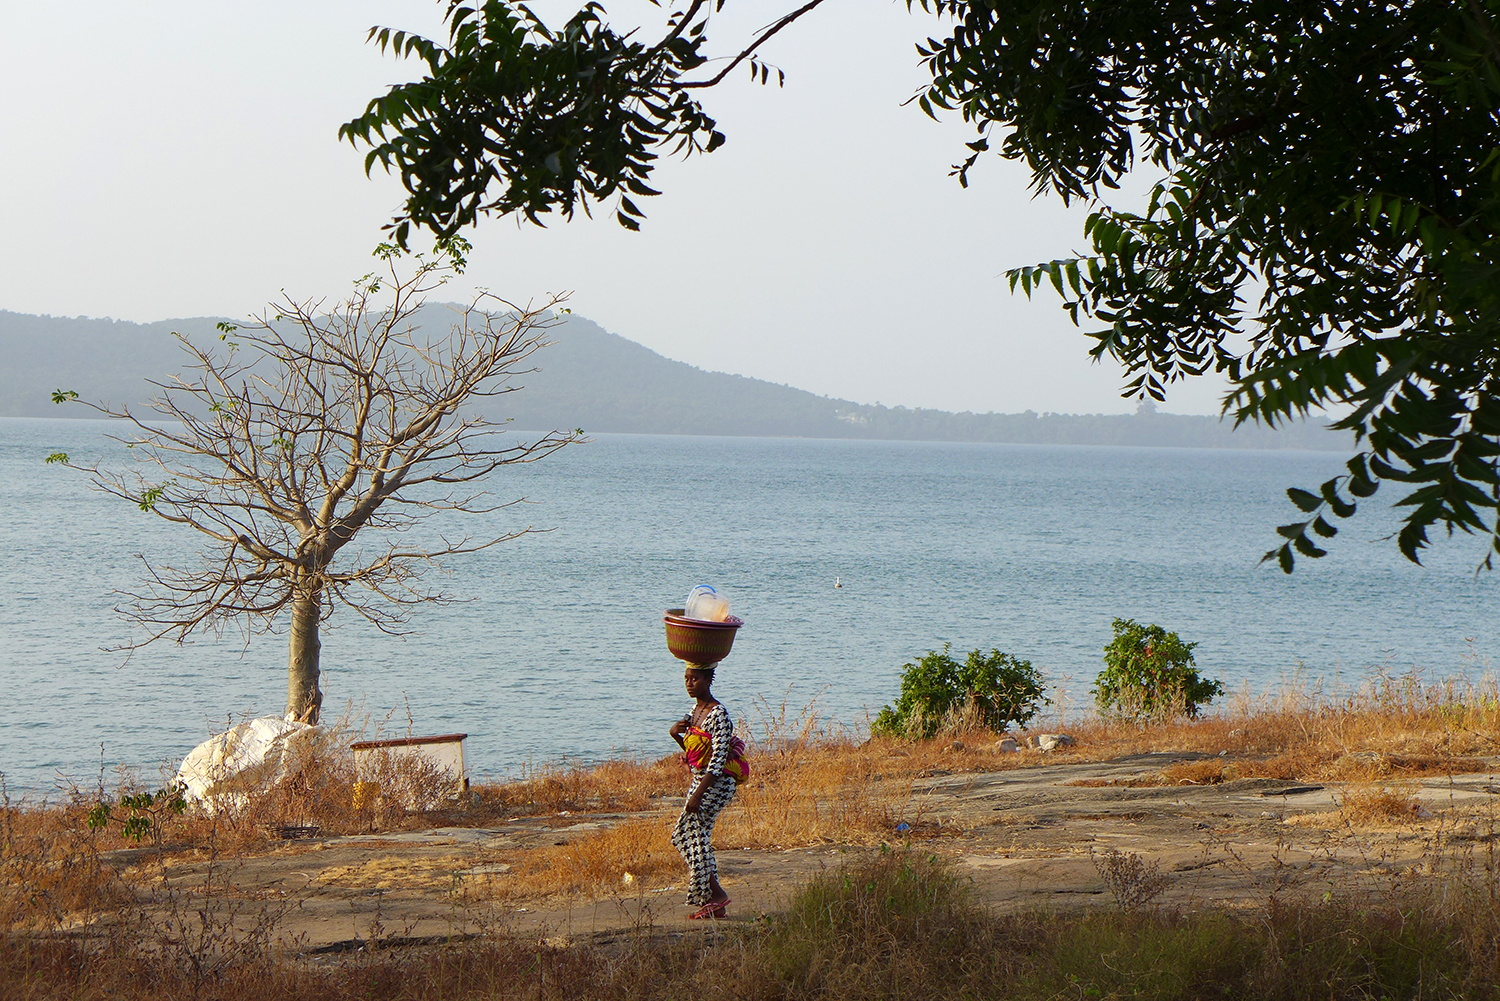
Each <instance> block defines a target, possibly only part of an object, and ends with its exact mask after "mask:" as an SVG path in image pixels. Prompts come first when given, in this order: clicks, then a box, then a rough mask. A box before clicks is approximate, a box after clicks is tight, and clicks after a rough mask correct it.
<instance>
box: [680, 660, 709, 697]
mask: <svg viewBox="0 0 1500 1001" xmlns="http://www.w3.org/2000/svg"><path fill="white" fill-rule="evenodd" d="M682 683H683V685H685V686H686V687H687V693H688V694H689V695H691V696H692V697H693V698H695V699H705V698H708V690H709V687H710V686H712V685H713V683H714V669H713V668H712V667H693V666H691V665H689V666H688V669H687V670H686V671H684V672H683V674H682Z"/></svg>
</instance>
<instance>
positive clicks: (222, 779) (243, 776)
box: [177, 716, 321, 813]
mask: <svg viewBox="0 0 1500 1001" xmlns="http://www.w3.org/2000/svg"><path fill="white" fill-rule="evenodd" d="M320 730H321V728H320V727H316V726H309V725H308V724H306V723H298V722H296V721H294V720H288V719H282V718H281V717H279V716H263V717H261V718H260V719H252V720H246V721H245V722H243V723H239V724H237V725H235V726H232V727H230V728H229V729H228V730H225V731H224V732H223V733H221V734H219V735H218V736H215V737H210V738H209V739H208V740H205V741H204V742H203V743H201V744H199V745H198V746H197V747H195V748H193V749H192V750H191V751H189V752H188V755H187V757H185V758H183V759H182V766H181V767H180V768H178V769H177V781H178V782H180V783H181V784H182V786H183V788H184V793H183V795H184V797H185V798H186V799H187V801H188V802H189V803H195V804H197V805H199V806H201V807H203V808H204V809H205V810H207V811H208V812H209V813H215V812H217V811H218V810H221V809H225V808H234V807H240V806H244V805H245V804H246V803H247V802H249V800H250V798H251V797H252V796H254V795H256V794H257V793H261V792H264V791H265V790H267V789H270V788H271V787H273V786H275V785H276V783H278V782H281V781H282V780H284V779H286V778H288V777H290V776H291V775H293V774H295V773H296V771H297V767H298V763H299V760H300V759H302V758H303V757H304V756H305V755H309V754H311V753H313V751H314V746H315V740H316V738H317V736H318V734H319V732H320Z"/></svg>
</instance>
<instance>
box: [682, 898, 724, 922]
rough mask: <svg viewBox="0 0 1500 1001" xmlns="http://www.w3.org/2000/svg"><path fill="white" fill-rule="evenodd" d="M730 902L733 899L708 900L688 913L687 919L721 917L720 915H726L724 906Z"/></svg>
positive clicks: (700, 919)
mask: <svg viewBox="0 0 1500 1001" xmlns="http://www.w3.org/2000/svg"><path fill="white" fill-rule="evenodd" d="M732 903H734V901H733V900H728V899H725V900H721V901H719V902H718V903H714V902H713V901H711V900H710V901H709V902H708V903H706V904H704V905H703V906H702V907H700V908H698V909H697V910H696V911H694V912H693V913H691V914H689V915H688V920H689V921H703V920H705V919H707V918H722V917H727V914H726V912H725V908H727V907H728V906H729V905H730V904H732Z"/></svg>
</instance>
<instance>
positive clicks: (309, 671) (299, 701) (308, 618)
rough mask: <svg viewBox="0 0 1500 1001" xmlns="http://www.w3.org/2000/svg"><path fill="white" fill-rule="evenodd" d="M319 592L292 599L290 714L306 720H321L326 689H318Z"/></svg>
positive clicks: (287, 711)
mask: <svg viewBox="0 0 1500 1001" xmlns="http://www.w3.org/2000/svg"><path fill="white" fill-rule="evenodd" d="M322 604H323V603H322V596H321V594H320V593H319V592H318V591H303V592H301V593H299V594H298V595H297V597H296V598H295V599H294V600H293V601H292V635H291V639H290V649H289V650H288V653H287V668H286V714H287V716H288V717H290V718H291V719H295V720H299V721H301V722H303V723H313V724H316V723H317V722H318V711H319V710H320V709H321V708H322V706H323V692H322V690H321V689H319V688H318V651H319V650H320V649H321V648H322V644H321V643H319V642H318V617H319V614H320V613H321V612H322Z"/></svg>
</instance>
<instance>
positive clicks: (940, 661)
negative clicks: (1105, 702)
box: [871, 643, 1051, 737]
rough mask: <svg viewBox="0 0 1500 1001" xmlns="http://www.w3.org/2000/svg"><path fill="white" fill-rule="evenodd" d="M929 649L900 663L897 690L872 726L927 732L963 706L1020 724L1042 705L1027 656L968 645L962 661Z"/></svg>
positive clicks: (979, 715) (984, 721) (989, 719)
mask: <svg viewBox="0 0 1500 1001" xmlns="http://www.w3.org/2000/svg"><path fill="white" fill-rule="evenodd" d="M949 647H950V644H947V643H945V644H943V649H942V652H941V653H940V652H938V651H937V650H929V651H928V652H927V653H926V654H925V655H924V656H923V657H922V658H921V659H920V660H918V661H917V662H916V663H913V664H904V665H902V669H903V673H902V675H901V696H900V697H899V698H898V699H897V700H896V704H895V705H894V706H886V707H885V708H884V709H882V710H880V714H879V715H878V716H876V717H875V723H874V724H873V725H872V726H871V732H873V733H876V734H883V735H887V736H894V737H931V736H933V735H934V734H936V733H937V732H938V730H939V729H941V728H942V726H943V723H944V722H945V721H946V720H947V719H948V718H950V715H951V714H953V713H956V712H959V711H962V710H965V709H968V710H970V711H972V712H973V713H974V716H975V720H976V722H978V723H980V724H981V725H982V726H986V727H989V728H990V729H991V730H996V731H1003V730H1004V729H1005V728H1006V727H1007V726H1009V725H1010V724H1011V723H1015V724H1017V725H1018V726H1025V725H1026V724H1027V723H1028V722H1029V721H1030V720H1031V718H1032V717H1033V716H1035V715H1036V714H1037V711H1038V710H1039V709H1040V708H1041V706H1042V705H1044V704H1045V705H1050V704H1051V700H1050V699H1045V698H1043V697H1042V676H1041V672H1039V671H1038V670H1037V669H1036V668H1034V667H1032V666H1031V661H1029V660H1017V659H1016V658H1015V657H1012V656H1011V655H1010V654H1008V653H1001V652H1000V651H999V650H991V651H990V652H989V653H988V654H985V653H983V652H981V651H979V650H971V651H970V652H969V655H968V657H966V658H965V659H964V661H963V663H959V662H958V661H956V660H954V659H953V658H952V657H950V656H949V655H948V650H949Z"/></svg>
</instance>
